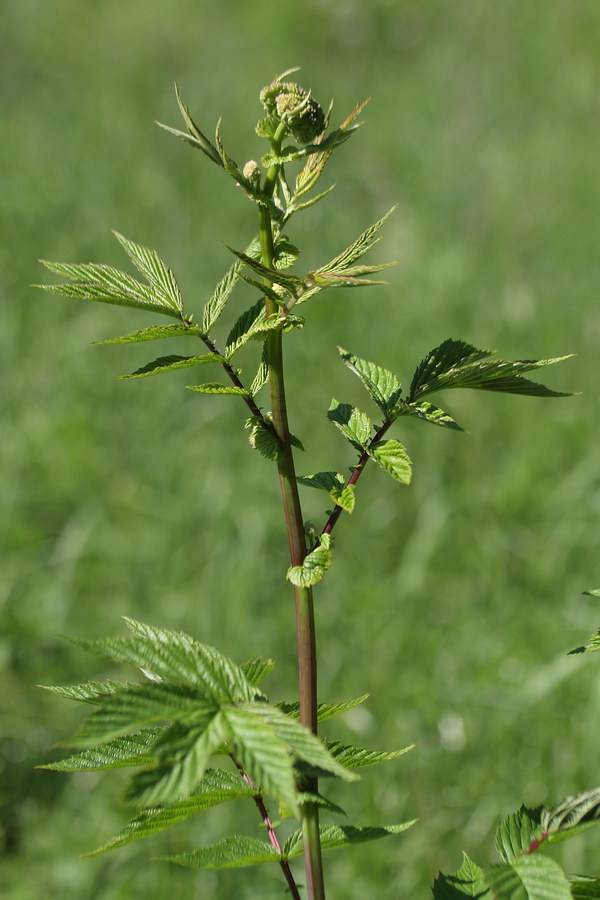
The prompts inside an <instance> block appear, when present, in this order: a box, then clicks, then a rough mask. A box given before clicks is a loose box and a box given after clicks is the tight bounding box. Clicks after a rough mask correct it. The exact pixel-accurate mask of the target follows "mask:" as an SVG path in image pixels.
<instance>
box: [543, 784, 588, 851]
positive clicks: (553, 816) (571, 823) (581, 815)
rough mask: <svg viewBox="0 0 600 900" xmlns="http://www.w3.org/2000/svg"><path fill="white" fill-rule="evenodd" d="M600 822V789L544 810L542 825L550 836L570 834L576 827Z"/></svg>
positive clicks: (569, 798)
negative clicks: (558, 833)
mask: <svg viewBox="0 0 600 900" xmlns="http://www.w3.org/2000/svg"><path fill="white" fill-rule="evenodd" d="M598 821H600V788H594V789H593V790H591V791H583V792H582V793H581V794H577V795H576V796H574V797H566V798H565V799H564V800H561V801H560V803H558V804H557V805H556V806H555V807H554V808H553V809H551V810H547V809H544V810H542V814H541V825H542V829H543V831H545V832H548V833H549V838H548V839H550V836H551V835H553V833H555V832H565V833H567V834H569V833H570V832H571V829H573V828H574V827H575V826H579V825H582V824H584V823H589V824H595V823H597V822H598Z"/></svg>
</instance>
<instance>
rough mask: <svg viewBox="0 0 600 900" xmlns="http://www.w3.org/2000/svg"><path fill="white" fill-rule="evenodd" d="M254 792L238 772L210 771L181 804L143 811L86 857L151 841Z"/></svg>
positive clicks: (180, 801)
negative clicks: (148, 838) (166, 831)
mask: <svg viewBox="0 0 600 900" xmlns="http://www.w3.org/2000/svg"><path fill="white" fill-rule="evenodd" d="M256 793H257V792H256V790H255V789H254V788H252V787H250V785H249V784H248V783H247V782H246V781H244V779H243V778H242V777H241V775H239V774H238V773H237V772H226V771H224V770H223V769H209V770H208V771H207V772H206V774H205V775H204V777H203V778H202V780H201V781H200V783H199V784H198V786H197V788H196V790H195V791H194V792H193V794H191V795H190V796H189V797H186V798H185V799H184V800H176V801H175V802H174V803H170V804H168V805H167V806H162V807H157V808H151V809H144V810H142V811H141V812H140V813H139V814H138V815H137V816H135V818H133V819H132V820H131V821H130V822H128V823H127V825H126V826H125V827H124V828H123V829H122V830H121V831H120V832H119V833H118V834H116V835H115V836H114V838H112V840H110V841H108V842H107V843H106V844H103V845H102V846H101V847H98V849H97V850H93V851H92V852H91V853H86V854H84V855H85V856H96V854H98V853H105V852H106V851H107V850H115V849H116V848H117V847H123V846H124V845H125V844H130V843H132V841H139V840H141V839H142V838H146V837H150V836H151V835H153V834H156V833H157V832H158V831H164V829H165V828H169V827H170V826H171V825H176V824H177V823H178V822H183V821H184V820H185V819H189V818H190V816H194V815H196V814H197V813H199V812H202V811H203V810H205V809H209V808H210V807H212V806H217V805H218V804H220V803H225V802H227V801H228V800H236V799H238V798H240V797H254V796H256Z"/></svg>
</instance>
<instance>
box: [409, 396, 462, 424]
mask: <svg viewBox="0 0 600 900" xmlns="http://www.w3.org/2000/svg"><path fill="white" fill-rule="evenodd" d="M394 413H395V415H397V416H416V418H417V419H424V420H425V421H426V422H430V423H431V424H432V425H441V426H442V427H443V428H452V429H454V431H463V430H464V429H462V428H461V427H460V425H458V424H457V423H456V422H455V421H454V419H453V418H452V416H449V415H448V413H447V412H444V410H443V409H439V408H438V407H437V406H434V405H433V403H428V402H427V400H421V401H418V402H417V403H405V402H404V401H400V403H398V405H397V407H396V409H395V410H394Z"/></svg>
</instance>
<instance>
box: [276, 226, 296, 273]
mask: <svg viewBox="0 0 600 900" xmlns="http://www.w3.org/2000/svg"><path fill="white" fill-rule="evenodd" d="M299 255H300V251H299V250H298V248H297V247H296V246H295V244H292V242H291V241H290V240H288V238H287V237H285V235H281V237H279V238H278V239H277V242H276V244H275V254H274V256H273V267H274V268H275V269H277V271H279V272H281V271H285V269H289V268H290V267H291V266H293V265H294V263H295V262H296V260H297V259H298V256H299Z"/></svg>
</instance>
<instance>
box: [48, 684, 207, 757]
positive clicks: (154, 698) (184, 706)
mask: <svg viewBox="0 0 600 900" xmlns="http://www.w3.org/2000/svg"><path fill="white" fill-rule="evenodd" d="M217 709H218V707H217V706H216V704H215V701H214V700H212V699H208V698H206V697H204V696H203V695H202V694H200V693H199V692H198V691H197V690H193V689H191V688H189V687H184V686H182V685H172V684H156V683H149V684H140V685H135V686H133V687H130V688H128V689H126V690H122V691H120V692H119V693H118V694H113V695H112V696H111V697H108V698H107V699H106V700H105V701H104V703H103V705H102V706H101V707H100V708H99V709H97V710H96V711H95V712H93V713H92V714H91V715H90V716H88V717H87V719H85V720H84V722H83V724H82V725H81V728H80V729H79V731H78V732H77V733H76V734H75V735H73V737H71V738H68V739H67V740H65V741H62V742H61V743H62V744H63V745H64V746H67V747H82V748H90V747H93V746H94V745H95V744H99V743H103V742H105V741H110V740H111V739H112V738H116V737H120V736H121V735H124V734H126V733H127V732H128V731H133V730H137V729H139V728H142V727H143V726H144V725H150V724H152V723H154V722H164V721H165V720H167V719H170V720H173V721H174V720H176V721H179V722H188V723H194V724H196V725H197V726H198V727H200V725H202V726H203V727H206V723H207V722H208V721H209V720H210V719H211V718H212V717H213V716H214V715H215V713H216V711H217Z"/></svg>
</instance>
